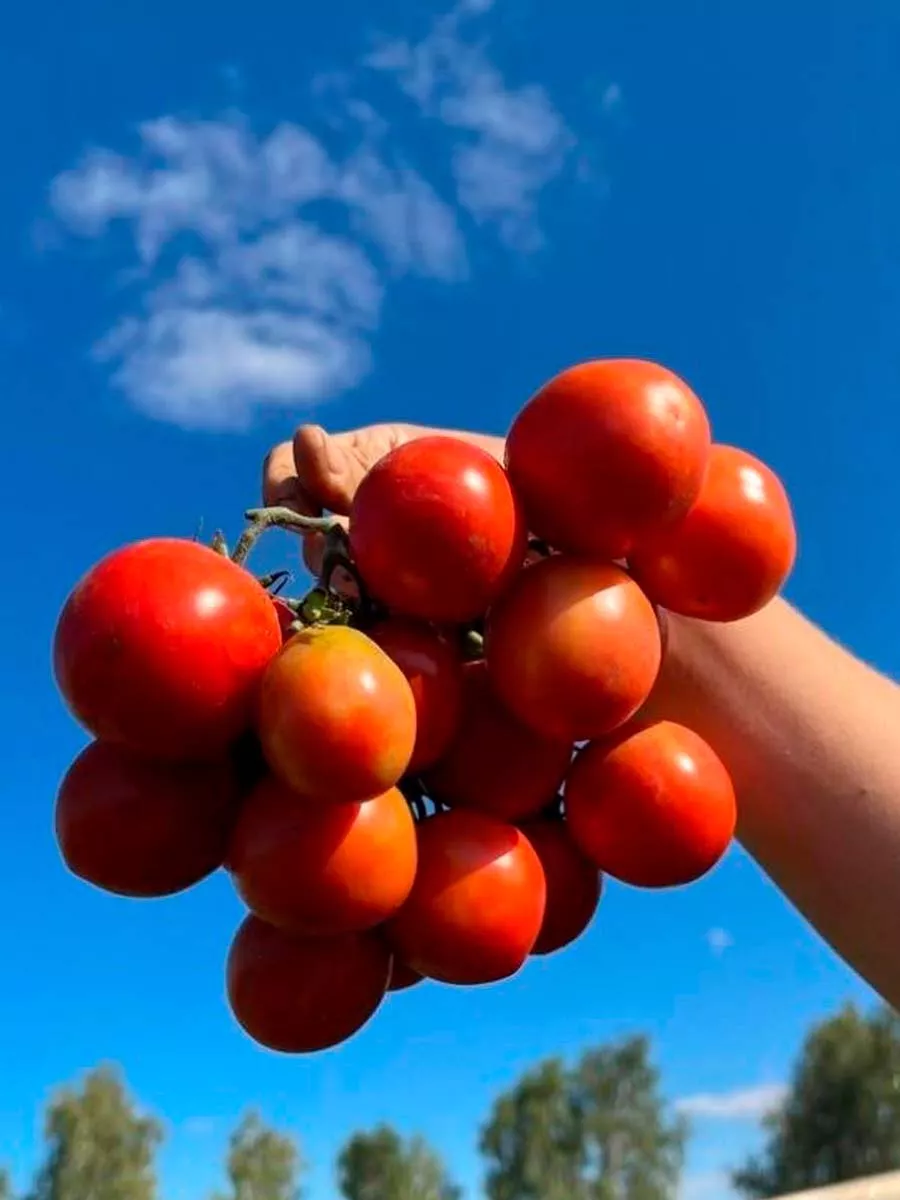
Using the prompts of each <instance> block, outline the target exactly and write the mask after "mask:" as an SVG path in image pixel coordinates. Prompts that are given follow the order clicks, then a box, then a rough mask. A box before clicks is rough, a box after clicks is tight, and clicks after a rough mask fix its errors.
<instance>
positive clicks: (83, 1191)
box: [31, 1067, 162, 1200]
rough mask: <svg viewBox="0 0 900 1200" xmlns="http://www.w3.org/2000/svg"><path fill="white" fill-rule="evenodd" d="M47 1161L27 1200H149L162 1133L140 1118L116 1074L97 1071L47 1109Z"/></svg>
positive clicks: (154, 1123)
mask: <svg viewBox="0 0 900 1200" xmlns="http://www.w3.org/2000/svg"><path fill="white" fill-rule="evenodd" d="M44 1136H45V1138H46V1141H47V1155H46V1159H45V1161H44V1164H43V1166H42V1167H41V1169H40V1170H39V1172H38V1174H37V1178H36V1180H35V1184H34V1188H33V1191H32V1193H31V1200H154V1197H155V1195H156V1173H155V1157H156V1151H157V1148H158V1146H159V1143H160V1142H161V1141H162V1129H161V1127H160V1125H159V1123H158V1122H157V1121H156V1120H154V1119H153V1118H152V1117H148V1116H144V1115H142V1114H140V1113H139V1112H138V1111H137V1110H136V1108H135V1105H134V1102H133V1101H132V1099H131V1098H130V1097H129V1095H128V1093H127V1092H126V1089H125V1085H124V1083H123V1081H122V1079H121V1078H120V1076H119V1074H118V1072H117V1071H115V1070H114V1069H112V1068H109V1067H100V1068H98V1069H97V1070H95V1071H91V1072H90V1073H89V1074H88V1075H86V1076H85V1078H84V1080H83V1082H82V1084H81V1086H80V1087H78V1086H75V1087H65V1088H62V1089H61V1090H60V1091H59V1092H57V1094H56V1095H55V1096H54V1097H53V1098H52V1099H51V1101H50V1104H49V1105H48V1107H47V1113H46V1119H45V1134H44Z"/></svg>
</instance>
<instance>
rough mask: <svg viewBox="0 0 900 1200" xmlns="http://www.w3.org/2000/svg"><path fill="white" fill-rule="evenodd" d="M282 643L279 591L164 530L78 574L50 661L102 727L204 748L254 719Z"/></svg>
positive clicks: (178, 747)
mask: <svg viewBox="0 0 900 1200" xmlns="http://www.w3.org/2000/svg"><path fill="white" fill-rule="evenodd" d="M280 645H281V633H280V631H279V627H278V618H277V616H276V614H275V610H274V608H273V607H272V601H271V598H270V597H269V596H268V595H267V594H266V592H265V591H264V590H263V589H262V588H261V587H260V585H259V584H258V583H257V581H256V580H255V579H254V578H253V576H252V575H250V574H249V573H248V572H247V571H244V570H242V569H241V568H240V567H237V566H235V564H234V563H232V562H230V561H229V559H227V558H225V557H223V556H222V555H220V554H216V553H215V552H214V551H213V550H210V549H209V548H208V547H207V546H202V545H200V544H199V543H197V542H188V541H181V540H179V539H177V538H155V539H153V540H150V541H145V542H137V543H135V544H134V545H131V546H126V547H124V548H123V549H121V550H116V551H114V552H113V553H112V554H110V555H108V557H106V558H104V559H103V560H102V561H101V562H99V563H98V564H97V565H96V566H95V567H93V568H92V569H91V570H90V571H89V572H88V573H87V575H86V576H85V577H84V578H83V579H82V580H81V582H80V583H79V584H78V585H77V587H76V588H75V590H74V591H73V592H72V594H71V595H70V596H69V598H68V600H67V601H66V603H65V606H64V608H63V610H62V614H61V616H60V618H59V624H58V625H57V628H56V637H55V640H54V647H53V663H54V670H55V674H56V680H57V683H58V685H59V689H60V691H61V692H62V695H63V697H64V698H65V700H66V702H67V704H68V705H69V708H70V709H71V710H72V712H73V713H74V715H75V717H76V718H77V719H78V720H79V721H80V722H81V724H82V725H84V726H85V728H86V729H88V730H89V731H90V732H91V733H92V734H94V735H95V736H96V737H98V738H102V739H103V740H104V741H108V742H118V743H120V744H123V745H126V746H130V747H131V748H132V749H133V750H138V751H142V752H146V753H148V754H152V755H154V756H155V757H158V758H169V759H201V758H211V757H217V756H218V755H220V754H221V753H222V752H223V751H224V750H225V749H226V747H227V746H228V745H229V743H230V742H231V741H233V740H234V739H235V738H236V737H237V736H238V735H239V734H241V733H242V732H243V731H244V730H245V729H246V728H247V727H249V725H250V723H251V721H252V713H253V706H254V703H255V701H256V695H257V689H258V687H259V681H260V679H261V677H262V673H263V671H264V670H265V667H266V664H267V663H268V661H269V659H270V658H271V657H272V655H273V654H274V653H275V652H276V651H277V649H278V647H279V646H280Z"/></svg>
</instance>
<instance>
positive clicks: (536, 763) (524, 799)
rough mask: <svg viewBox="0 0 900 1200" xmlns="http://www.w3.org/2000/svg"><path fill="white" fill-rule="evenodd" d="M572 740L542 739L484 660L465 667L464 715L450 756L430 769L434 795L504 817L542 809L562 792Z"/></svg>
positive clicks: (456, 805) (513, 817) (508, 818)
mask: <svg viewBox="0 0 900 1200" xmlns="http://www.w3.org/2000/svg"><path fill="white" fill-rule="evenodd" d="M572 752H573V746H572V743H571V742H563V741H553V740H551V739H549V738H545V737H541V736H540V735H539V734H536V733H535V732H534V731H533V730H532V729H529V728H528V727H527V726H526V725H523V724H522V722H521V721H520V720H519V719H518V718H517V717H514V716H513V714H512V713H511V712H510V711H509V710H508V709H507V708H506V707H505V706H504V705H503V704H501V702H500V701H499V700H498V699H497V696H496V695H495V694H494V689H493V688H492V687H491V683H490V680H489V679H488V673H487V668H486V666H485V664H484V661H483V660H479V661H477V662H471V663H467V664H466V665H465V667H464V668H463V703H462V717H461V720H460V724H459V728H458V729H457V731H456V737H455V738H454V739H453V741H452V742H451V743H450V746H449V748H448V750H447V752H446V754H445V755H444V757H443V758H442V759H441V760H440V761H439V762H438V763H437V764H436V766H434V767H432V768H431V770H430V771H426V772H425V775H424V778H423V783H424V785H425V790H426V791H427V793H428V795H429V796H431V797H432V799H434V800H439V801H441V803H443V804H447V805H449V806H450V807H451V808H473V809H477V810H478V811H479V812H483V813H487V815H488V816H492V817H497V818H498V819H499V820H501V821H517V820H519V819H521V818H523V817H528V816H532V815H533V814H535V813H537V812H540V810H541V809H542V808H544V807H545V806H546V805H547V804H549V803H550V802H551V801H552V799H553V797H554V796H555V795H556V794H557V792H558V791H559V787H560V784H561V783H562V781H563V778H564V777H565V774H566V771H567V770H568V767H569V763H570V762H571V761H572Z"/></svg>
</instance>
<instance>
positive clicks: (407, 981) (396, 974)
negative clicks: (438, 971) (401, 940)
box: [388, 955, 425, 992]
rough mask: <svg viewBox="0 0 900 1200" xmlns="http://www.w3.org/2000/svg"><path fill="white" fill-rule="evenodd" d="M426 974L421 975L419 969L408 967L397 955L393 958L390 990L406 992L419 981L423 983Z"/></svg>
mask: <svg viewBox="0 0 900 1200" xmlns="http://www.w3.org/2000/svg"><path fill="white" fill-rule="evenodd" d="M424 978H425V976H424V975H420V974H419V972H418V971H414V970H413V969H412V967H408V966H407V965H406V963H405V962H401V961H400V959H399V958H397V956H396V955H394V957H393V959H392V960H391V981H390V983H389V984H388V991H389V992H405V991H407V990H408V989H409V988H411V987H415V986H416V984H417V983H421V982H422V981H423V980H424Z"/></svg>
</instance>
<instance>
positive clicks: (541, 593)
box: [485, 555, 661, 743]
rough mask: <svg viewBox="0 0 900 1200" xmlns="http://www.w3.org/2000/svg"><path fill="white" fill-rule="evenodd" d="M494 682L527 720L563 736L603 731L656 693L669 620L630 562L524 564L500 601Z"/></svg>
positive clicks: (493, 640) (490, 633)
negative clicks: (625, 566) (627, 566)
mask: <svg viewBox="0 0 900 1200" xmlns="http://www.w3.org/2000/svg"><path fill="white" fill-rule="evenodd" d="M485 656H486V659H487V664H488V671H489V674H490V677H491V682H492V684H493V685H494V688H495V689H496V691H497V694H498V695H499V696H500V698H501V700H502V701H503V702H504V703H505V704H506V705H507V707H508V708H509V709H510V710H511V711H512V712H514V713H515V714H516V715H517V716H518V717H519V719H520V720H521V721H523V722H525V724H527V725H529V726H530V727H531V728H533V729H535V730H536V731H538V732H541V733H543V734H544V735H545V736H548V737H555V738H556V739H557V740H559V741H568V742H570V743H572V742H580V741H587V740H589V739H591V738H595V737H600V736H603V735H604V734H607V733H609V732H610V731H611V730H613V729H615V728H616V727H617V726H619V725H621V724H623V723H624V722H625V721H626V720H628V718H629V717H631V716H632V715H633V714H634V713H635V712H636V711H637V710H638V708H639V707H640V706H641V705H642V704H643V703H644V701H645V700H646V699H647V696H648V695H649V693H650V690H651V688H652V687H653V684H654V682H655V680H656V676H657V674H658V672H659V666H660V657H661V642H660V627H659V622H658V620H657V617H656V613H655V611H654V608H653V606H652V604H651V603H650V601H649V600H648V599H647V597H646V596H645V595H644V593H643V592H642V591H641V589H640V587H639V586H638V585H637V584H636V583H635V582H634V580H633V579H631V577H630V576H629V575H628V574H626V572H625V571H623V570H622V569H621V568H620V567H617V566H614V565H612V564H610V563H598V562H593V561H589V560H586V559H576V558H568V557H566V556H564V555H556V556H554V557H553V558H548V559H545V560H544V561H543V562H539V563H535V564H534V565H533V566H530V567H528V568H527V570H525V571H523V572H522V573H521V574H520V575H519V577H518V579H517V580H516V582H515V583H514V584H513V586H512V587H511V588H510V589H509V591H508V592H507V593H506V594H505V595H504V596H503V597H502V599H501V600H500V601H499V603H498V604H497V605H496V606H495V608H494V609H493V611H492V613H491V615H490V619H489V621H488V628H487V636H486V639H485Z"/></svg>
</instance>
